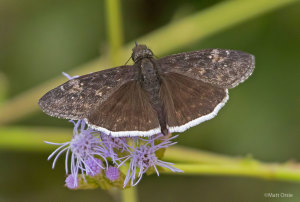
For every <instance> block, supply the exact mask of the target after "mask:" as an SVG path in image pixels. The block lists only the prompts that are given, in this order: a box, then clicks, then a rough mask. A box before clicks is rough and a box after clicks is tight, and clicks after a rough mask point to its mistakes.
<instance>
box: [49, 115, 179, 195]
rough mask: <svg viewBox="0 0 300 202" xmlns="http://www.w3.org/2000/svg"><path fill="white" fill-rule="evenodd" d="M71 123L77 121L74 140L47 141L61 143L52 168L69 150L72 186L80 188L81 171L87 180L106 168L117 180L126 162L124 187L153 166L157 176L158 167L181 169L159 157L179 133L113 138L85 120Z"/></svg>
mask: <svg viewBox="0 0 300 202" xmlns="http://www.w3.org/2000/svg"><path fill="white" fill-rule="evenodd" d="M71 122H72V123H73V124H74V129H73V138H72V140H71V141H69V142H65V143H53V142H46V143H48V144H52V145H59V147H58V148H57V149H56V150H54V152H52V154H51V155H50V156H49V157H48V160H50V159H51V158H53V157H54V156H55V158H54V160H53V163H52V168H54V167H55V164H56V161H57V159H58V158H59V157H60V156H61V155H62V154H63V153H64V152H66V157H65V169H66V174H67V175H68V176H67V178H66V181H65V182H66V186H67V187H68V188H70V189H75V188H77V187H78V185H79V184H78V183H79V179H78V178H79V177H78V175H79V174H80V173H81V176H82V178H83V180H84V181H86V177H85V176H86V175H88V176H91V177H94V176H95V175H98V174H100V173H102V170H105V176H106V178H107V179H109V180H110V181H116V180H118V179H119V177H120V171H119V167H120V166H126V165H128V170H127V174H126V177H125V180H124V184H123V185H124V187H125V186H126V185H127V184H128V183H129V182H130V185H131V186H135V185H137V184H138V183H139V181H140V180H141V179H142V176H143V174H144V173H145V172H146V171H147V170H148V169H149V168H154V170H155V171H156V173H157V175H159V172H158V169H157V166H160V167H165V168H168V169H170V170H172V171H173V172H182V171H181V170H179V169H177V168H175V167H173V166H172V165H173V164H172V163H169V162H165V161H162V160H160V159H159V158H158V157H157V156H156V152H157V151H158V150H160V149H164V148H167V147H169V146H172V145H174V144H176V142H172V141H171V140H173V139H174V138H176V137H177V136H173V137H171V138H167V137H165V136H163V135H162V134H158V135H154V136H151V137H131V138H130V137H111V136H109V135H106V134H103V133H100V132H99V131H95V130H93V129H90V128H89V127H88V126H87V124H86V123H85V121H84V120H79V121H77V122H74V121H71ZM70 156H71V157H70ZM69 157H70V159H69ZM69 164H70V166H69ZM104 164H105V165H104ZM69 171H70V172H69ZM69 173H70V174H69ZM136 179H137V180H136Z"/></svg>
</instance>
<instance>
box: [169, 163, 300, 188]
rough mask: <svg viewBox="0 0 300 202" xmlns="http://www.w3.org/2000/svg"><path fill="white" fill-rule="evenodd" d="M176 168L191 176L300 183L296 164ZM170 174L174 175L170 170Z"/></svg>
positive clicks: (207, 165) (187, 165)
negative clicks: (241, 177) (235, 177)
mask: <svg viewBox="0 0 300 202" xmlns="http://www.w3.org/2000/svg"><path fill="white" fill-rule="evenodd" d="M175 166H176V168H179V169H181V170H183V171H184V174H185V175H186V174H191V175H222V176H226V175H228V176H243V177H255V178H264V179H268V180H281V181H293V182H298V183H300V169H299V165H295V164H292V163H291V164H263V163H259V162H255V163H245V164H227V165H226V164H225V165H220V164H219V165H214V164H212V165H209V164H205V165H204V164H176V165H175ZM164 173H168V174H180V173H174V172H172V171H170V170H168V169H165V170H164Z"/></svg>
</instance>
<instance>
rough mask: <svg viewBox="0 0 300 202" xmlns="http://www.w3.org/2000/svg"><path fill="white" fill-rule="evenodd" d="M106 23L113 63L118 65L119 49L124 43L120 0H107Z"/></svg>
mask: <svg viewBox="0 0 300 202" xmlns="http://www.w3.org/2000/svg"><path fill="white" fill-rule="evenodd" d="M106 19H107V20H106V24H107V35H108V39H109V45H110V54H109V55H110V58H111V61H112V64H113V65H117V58H119V56H118V54H119V50H120V49H121V47H122V44H123V32H122V20H121V2H120V0H106Z"/></svg>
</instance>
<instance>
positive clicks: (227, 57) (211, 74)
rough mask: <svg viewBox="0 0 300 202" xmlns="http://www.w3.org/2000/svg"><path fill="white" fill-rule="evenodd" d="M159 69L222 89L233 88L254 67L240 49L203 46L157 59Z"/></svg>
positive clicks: (248, 55)
mask: <svg viewBox="0 0 300 202" xmlns="http://www.w3.org/2000/svg"><path fill="white" fill-rule="evenodd" d="M157 62H158V65H159V69H160V70H161V72H164V73H167V72H176V73H178V74H182V75H186V76H188V77H190V78H194V79H197V80H201V81H203V82H205V83H210V84H212V85H214V86H218V87H222V88H233V87H235V86H237V85H238V84H239V83H241V82H243V81H244V80H246V79H247V78H248V77H249V76H250V75H251V73H252V72H253V70H254V63H255V60H254V56H253V55H251V54H248V53H245V52H242V51H236V50H222V49H205V50H200V51H193V52H187V53H179V54H175V55H170V56H167V57H164V58H161V59H159V60H158V61H157Z"/></svg>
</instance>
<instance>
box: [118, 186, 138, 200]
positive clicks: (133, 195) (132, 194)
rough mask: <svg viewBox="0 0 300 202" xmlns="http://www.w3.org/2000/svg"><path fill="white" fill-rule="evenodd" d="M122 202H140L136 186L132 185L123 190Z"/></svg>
mask: <svg viewBox="0 0 300 202" xmlns="http://www.w3.org/2000/svg"><path fill="white" fill-rule="evenodd" d="M121 194H122V199H123V200H122V202H138V194H137V188H136V187H130V188H128V189H124V190H122V193H121Z"/></svg>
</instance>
